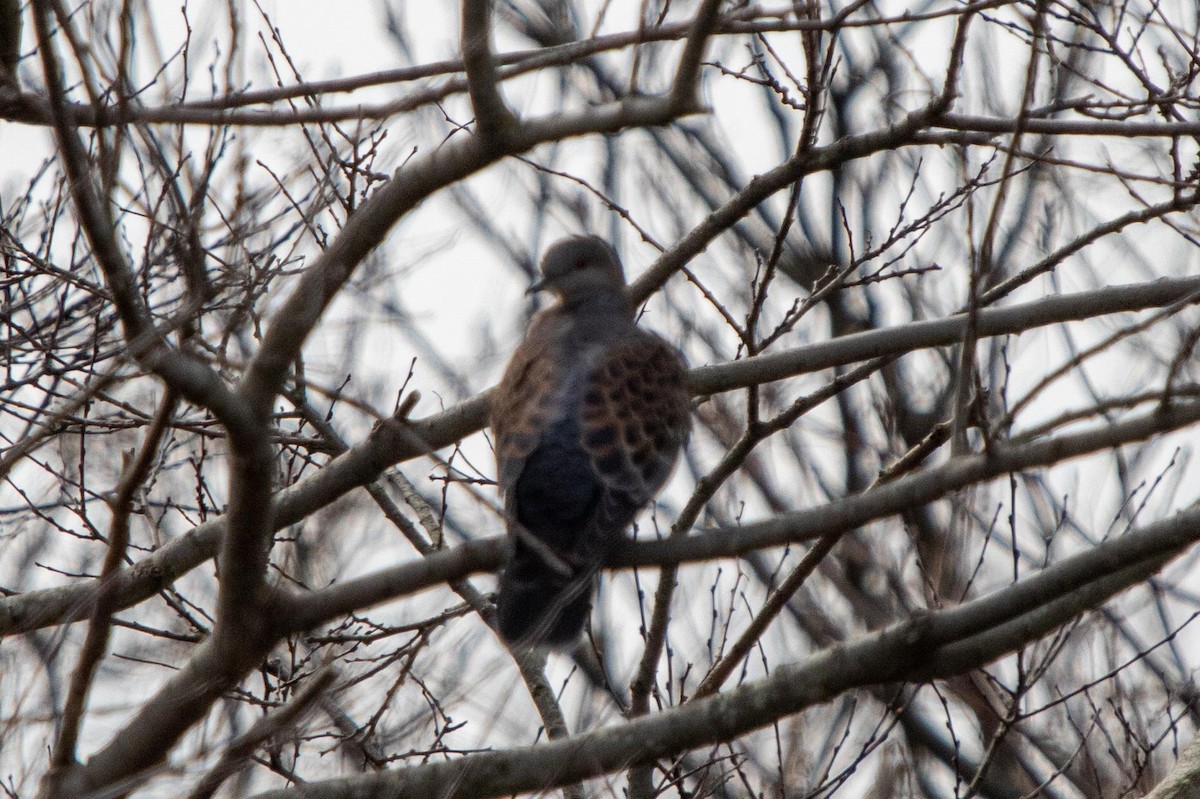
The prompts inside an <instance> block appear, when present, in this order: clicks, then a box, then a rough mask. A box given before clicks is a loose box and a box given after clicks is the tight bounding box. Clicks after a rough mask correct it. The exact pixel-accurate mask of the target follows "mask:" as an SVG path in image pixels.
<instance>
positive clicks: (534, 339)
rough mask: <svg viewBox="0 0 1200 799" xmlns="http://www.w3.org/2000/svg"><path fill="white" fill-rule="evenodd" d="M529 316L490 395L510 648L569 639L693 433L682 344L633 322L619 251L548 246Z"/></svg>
mask: <svg viewBox="0 0 1200 799" xmlns="http://www.w3.org/2000/svg"><path fill="white" fill-rule="evenodd" d="M530 291H531V292H537V291H546V292H549V293H551V294H553V295H555V296H556V297H557V298H558V302H557V303H556V304H554V305H552V306H551V307H549V308H547V309H546V310H544V311H542V312H541V313H539V314H538V315H537V316H535V317H534V319H533V321H532V323H531V325H530V327H529V331H528V333H527V334H526V337H525V340H524V341H523V342H522V343H521V344H520V346H518V347H517V349H516V351H515V352H514V353H513V355H512V359H511V360H510V362H509V364H508V367H507V368H506V370H505V372H504V376H503V377H502V379H501V380H500V384H499V386H498V387H497V389H496V393H495V396H494V399H493V403H492V411H491V420H490V421H491V428H492V433H493V436H494V444H495V448H496V462H497V481H498V483H499V487H500V490H501V492H502V494H503V496H504V514H505V522H506V525H507V530H508V535H509V539H510V542H511V554H510V555H509V558H508V560H507V563H506V565H505V567H504V569H503V571H502V572H501V574H500V578H499V586H498V592H497V599H496V617H497V623H498V628H499V631H500V634H501V636H502V637H503V638H504V639H505V641H507V642H508V643H509V645H510V646H517V647H537V646H548V647H551V648H566V647H569V646H571V645H572V644H573V642H575V641H576V640H577V639H578V637H579V634H580V632H581V631H582V630H583V627H584V625H585V624H586V622H587V619H588V616H589V614H590V612H591V605H592V596H593V594H594V593H595V587H596V581H597V579H598V573H599V570H600V568H601V567H602V566H603V565H604V563H605V561H606V559H607V558H608V556H609V553H610V552H611V551H612V549H613V547H614V546H615V545H616V544H618V543H619V542H620V541H621V540H622V539H623V538H624V535H625V531H626V530H627V529H628V528H629V527H630V526H631V525H632V524H633V521H634V518H635V517H636V516H637V514H638V512H639V511H640V510H641V509H642V508H643V507H645V506H646V505H647V504H649V503H650V501H651V500H653V499H654V497H655V495H656V494H657V493H658V492H659V491H660V490H661V489H662V487H663V484H664V483H666V481H667V478H668V477H669V476H670V473H671V470H672V468H673V467H674V465H675V462H676V460H677V459H678V456H679V452H680V449H681V448H682V446H683V445H684V443H685V442H686V440H687V437H688V433H689V430H690V407H689V397H688V392H687V385H686V375H687V371H686V366H685V363H684V361H683V358H682V357H681V356H680V354H679V352H678V351H677V350H676V349H675V348H674V347H672V346H671V345H670V344H668V343H667V342H666V341H664V340H663V339H662V338H660V337H659V336H657V335H655V334H654V333H652V332H650V331H648V330H644V329H642V328H640V327H638V326H637V324H636V322H635V319H634V313H633V307H632V305H631V304H630V302H629V300H628V299H627V298H626V295H625V275H624V271H623V269H622V267H621V262H620V260H619V259H618V257H617V254H616V252H615V251H614V250H613V249H612V248H611V247H610V246H609V245H608V244H607V243H606V242H605V241H604V240H603V239H600V238H598V237H596V236H576V237H571V238H567V239H563V240H561V241H558V242H556V243H555V244H553V245H552V246H551V247H550V248H549V249H548V250H547V251H546V254H545V256H544V257H543V259H542V263H541V279H540V280H538V281H537V282H536V283H535V284H534V285H533V286H532V287H531V288H530Z"/></svg>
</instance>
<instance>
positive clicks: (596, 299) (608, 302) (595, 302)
mask: <svg viewBox="0 0 1200 799" xmlns="http://www.w3.org/2000/svg"><path fill="white" fill-rule="evenodd" d="M562 309H563V310H564V311H566V312H567V313H569V314H571V315H572V316H576V317H578V316H620V317H624V318H626V319H632V318H633V307H632V306H631V305H630V304H629V300H627V299H625V292H624V291H623V290H622V289H620V288H614V289H607V290H606V289H599V290H596V291H589V292H587V293H585V294H580V295H576V296H573V297H563V298H562Z"/></svg>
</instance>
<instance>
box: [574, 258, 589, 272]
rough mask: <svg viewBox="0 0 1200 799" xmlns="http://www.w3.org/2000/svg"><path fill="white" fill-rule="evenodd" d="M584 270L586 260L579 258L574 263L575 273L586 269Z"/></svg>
mask: <svg viewBox="0 0 1200 799" xmlns="http://www.w3.org/2000/svg"><path fill="white" fill-rule="evenodd" d="M586 268H587V260H586V259H584V258H580V259H579V260H578V261H576V262H575V271H576V272H578V271H580V270H582V269H586Z"/></svg>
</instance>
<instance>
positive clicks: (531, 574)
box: [496, 546, 596, 649]
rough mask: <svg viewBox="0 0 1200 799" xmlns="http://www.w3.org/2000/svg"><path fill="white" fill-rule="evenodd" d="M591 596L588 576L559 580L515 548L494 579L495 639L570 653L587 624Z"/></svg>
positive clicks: (540, 561) (557, 574) (556, 573)
mask: <svg viewBox="0 0 1200 799" xmlns="http://www.w3.org/2000/svg"><path fill="white" fill-rule="evenodd" d="M595 590H596V572H595V571H594V570H590V569H588V570H584V571H582V572H581V573H577V574H574V575H571V576H568V575H564V574H562V573H561V571H558V570H555V569H554V568H552V567H551V566H550V565H549V564H547V563H546V561H545V560H543V559H542V557H541V556H539V555H538V553H536V552H534V551H532V550H529V549H526V548H524V547H520V546H518V548H517V551H516V552H515V553H514V554H513V557H512V560H510V561H509V563H508V566H507V567H506V568H505V569H504V571H503V572H502V573H501V574H500V590H499V595H498V596H497V598H496V618H497V622H498V623H499V627H500V635H502V636H503V637H504V640H505V641H507V642H508V643H509V644H510V645H512V646H518V647H534V646H550V647H554V648H558V649H562V648H567V647H570V646H571V645H572V644H574V643H575V641H576V639H578V638H579V633H580V632H582V631H583V625H584V624H585V623H586V622H587V618H588V614H589V613H590V612H591V610H592V595H593V594H594V593H595Z"/></svg>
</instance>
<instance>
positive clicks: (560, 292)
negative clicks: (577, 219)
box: [529, 236, 625, 307]
mask: <svg viewBox="0 0 1200 799" xmlns="http://www.w3.org/2000/svg"><path fill="white" fill-rule="evenodd" d="M624 288H625V272H624V271H623V270H622V269H621V261H620V260H619V259H618V258H617V254H616V252H614V251H613V248H612V247H610V246H608V244H607V243H606V242H605V241H604V240H603V239H601V238H599V237H597V236H573V237H571V238H569V239H562V240H561V241H557V242H555V243H554V244H553V245H552V246H551V247H550V249H548V250H546V254H545V255H544V256H543V257H542V277H541V279H540V280H539V281H537V282H536V283H534V284H533V286H531V287H530V289H529V290H530V292H534V291H549V292H551V293H553V294H556V295H557V296H558V298H559V299H560V300H562V303H563V305H566V306H568V307H570V306H578V305H587V304H590V303H592V302H593V301H601V302H604V301H611V300H612V299H614V298H620V299H621V301H622V302H624V299H623V298H624V294H623V291H624Z"/></svg>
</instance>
